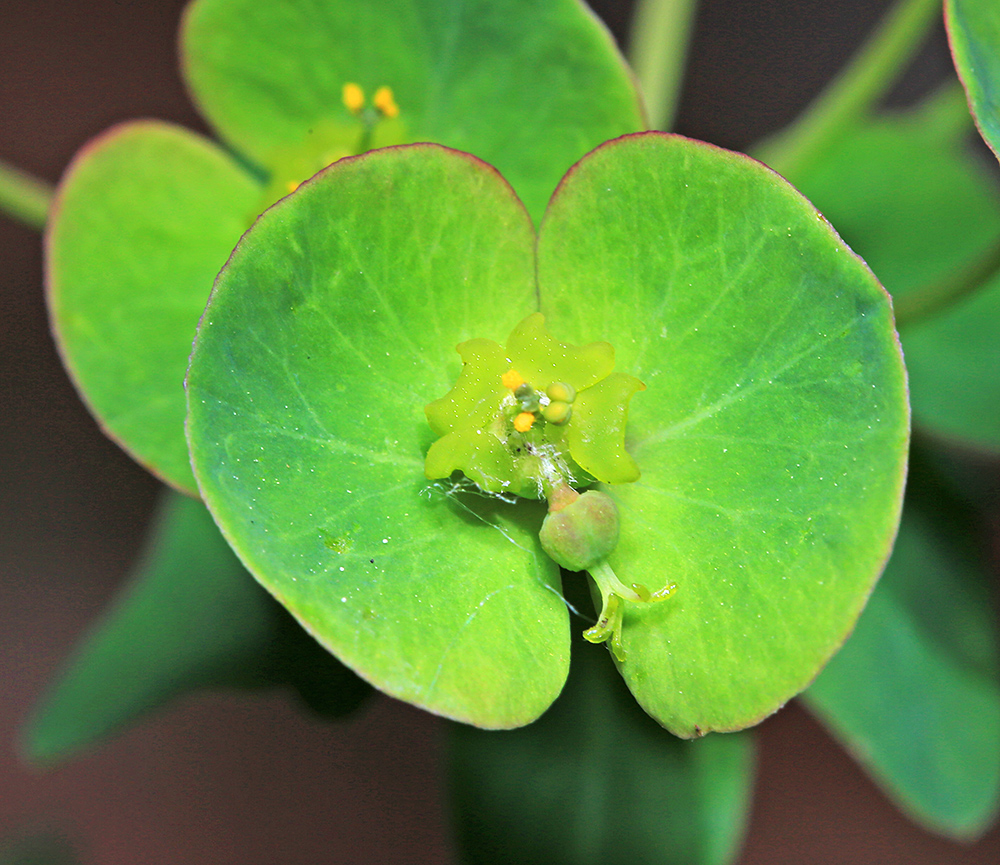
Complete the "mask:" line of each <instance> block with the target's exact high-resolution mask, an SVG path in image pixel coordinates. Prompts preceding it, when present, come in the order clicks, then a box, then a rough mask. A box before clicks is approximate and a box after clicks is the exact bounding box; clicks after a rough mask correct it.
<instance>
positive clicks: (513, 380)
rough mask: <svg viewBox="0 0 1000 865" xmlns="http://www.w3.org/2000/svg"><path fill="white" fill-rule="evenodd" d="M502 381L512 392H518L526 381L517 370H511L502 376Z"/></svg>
mask: <svg viewBox="0 0 1000 865" xmlns="http://www.w3.org/2000/svg"><path fill="white" fill-rule="evenodd" d="M500 381H501V382H502V383H503V386H504V387H505V388H508V389H510V390H517V389H518V388H519V387H520V386H521V385H522V384H524V379H523V378H521V373H519V372H518V371H517V370H516V369H509V370H507V372H505V373H504V374H503V375H502V376H500Z"/></svg>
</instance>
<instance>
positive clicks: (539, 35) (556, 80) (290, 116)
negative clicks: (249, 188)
mask: <svg viewBox="0 0 1000 865" xmlns="http://www.w3.org/2000/svg"><path fill="white" fill-rule="evenodd" d="M182 46H183V55H184V57H183V59H184V69H185V72H186V76H187V79H188V81H189V82H190V85H191V89H192V92H193V94H194V96H195V98H196V99H197V101H198V103H199V104H200V105H201V107H202V109H203V111H204V113H205V116H206V117H207V118H208V119H209V120H210V121H211V122H212V123H213V124H214V125H215V126H216V128H217V129H218V130H219V133H220V134H221V135H222V137H223V138H225V139H226V140H227V141H229V142H230V143H232V144H233V145H234V146H235V147H236V148H237V149H238V150H240V151H241V152H243V153H245V154H246V155H248V156H249V157H251V158H252V159H254V160H256V161H257V162H258V163H259V164H261V165H263V166H265V167H266V168H267V169H269V170H274V171H280V170H281V167H282V166H281V163H282V161H283V160H287V159H288V158H289V155H290V154H292V153H295V152H297V151H299V152H300V151H302V150H303V149H306V150H307V149H310V148H311V149H313V150H316V151H318V152H321V151H322V150H323V147H322V138H323V137H324V135H326V136H328V137H336V135H335V132H334V130H336V129H341V128H347V129H349V128H350V127H351V125H354V126H355V127H356V126H358V125H359V124H358V121H357V119H356V118H355V117H354V116H353V115H352V114H351V112H350V111H348V110H347V108H346V107H345V106H344V104H343V102H342V92H343V87H344V85H345V84H346V83H348V82H352V83H356V84H358V85H360V86H361V87H362V90H363V92H364V94H365V95H366V97H367V98H368V100H369V101H370V100H371V98H372V96H373V95H374V93H375V91H376V90H377V89H378V88H380V87H383V86H388V87H390V88H391V89H392V91H393V93H394V95H395V101H396V103H397V104H398V107H399V116H398V118H395V119H394V121H393V122H394V123H396V124H398V125H399V129H400V132H401V134H402V138H401V139H400V141H399V142H393V143H401V141H411V142H412V141H433V142H436V143H438V144H445V145H447V146H449V147H454V148H456V149H458V150H465V151H468V152H469V153H472V154H474V155H475V156H478V157H480V158H481V159H485V160H486V161H487V162H489V163H490V164H491V165H495V166H496V167H497V168H498V169H499V170H500V171H501V172H502V173H503V175H504V177H506V178H507V180H509V181H510V182H511V184H513V186H514V189H515V190H516V191H517V193H518V195H519V196H520V198H521V199H522V200H523V201H524V202H525V204H526V205H527V207H528V210H529V212H530V213H531V214H532V215H533V216H534V217H535V219H536V220H537V219H538V218H539V217H540V216H541V214H542V211H543V210H544V208H545V204H546V202H547V201H548V200H549V196H550V195H551V194H552V190H553V189H555V186H556V184H557V183H558V182H559V178H560V177H562V176H563V174H564V173H565V172H566V170H567V169H568V168H569V167H570V166H571V165H572V164H573V163H574V162H576V160H578V159H579V158H580V157H581V156H583V155H584V154H585V153H586V152H587V151H588V150H591V149H592V148H594V147H596V146H597V145H598V144H600V143H601V142H603V141H606V140H608V139H609V138H615V137H616V136H618V135H623V134H625V133H627V132H635V131H636V130H638V129H642V128H644V122H643V117H642V109H641V107H640V100H639V96H638V94H637V92H636V89H635V85H634V83H633V81H632V77H631V75H630V73H629V71H628V69H627V67H626V66H625V63H624V61H623V60H622V58H621V55H620V54H619V53H618V50H617V49H616V48H615V46H614V41H613V40H612V38H611V36H610V34H609V33H608V31H607V30H606V29H605V28H604V26H603V25H602V24H601V23H600V21H598V19H597V18H596V17H595V16H594V15H593V13H591V12H590V10H589V9H587V8H586V6H585V5H584V4H583V3H582V2H580V0H504V2H497V0H464V2H461V3H454V2H446V0H336V2H317V0H283V2H281V3H261V2H258V0H197V2H195V3H193V4H192V5H191V7H190V8H189V10H188V13H187V16H186V18H185V23H184V30H183V34H182ZM375 131H376V133H377V132H378V127H376V129H375ZM331 161H332V159H329V158H327V159H325V161H323V160H322V159H321V161H320V162H319V164H317V165H315V167H314V168H313V170H311V171H309V172H308V174H306V175H305V176H304V177H300V178H299V179H300V180H302V179H305V177H307V176H309V175H311V174H313V173H314V172H315V171H316V170H318V169H319V168H320V167H322V166H323V165H326V164H327V163H329V162H331Z"/></svg>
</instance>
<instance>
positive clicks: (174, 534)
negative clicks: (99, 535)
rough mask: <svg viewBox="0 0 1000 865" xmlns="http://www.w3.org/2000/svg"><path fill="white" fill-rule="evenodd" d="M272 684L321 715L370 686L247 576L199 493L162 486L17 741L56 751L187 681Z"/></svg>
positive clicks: (41, 752) (74, 746)
mask: <svg viewBox="0 0 1000 865" xmlns="http://www.w3.org/2000/svg"><path fill="white" fill-rule="evenodd" d="M283 683H287V684H290V685H292V686H293V687H294V688H296V689H297V690H298V691H299V693H300V695H301V696H302V697H303V698H304V699H305V700H306V702H307V703H308V704H309V705H310V706H311V707H312V708H313V709H315V710H316V711H318V712H321V713H324V714H327V715H331V716H336V715H341V714H345V713H347V712H349V711H351V710H352V709H353V708H355V707H356V706H357V705H358V703H359V702H360V701H361V699H362V698H363V697H364V696H365V694H367V693H368V692H369V690H370V689H369V688H368V686H367V685H365V684H364V683H363V682H361V681H360V680H359V679H358V678H357V677H356V676H354V674H353V673H351V672H350V671H348V670H347V669H346V668H345V667H343V666H342V665H341V664H340V663H339V662H337V661H336V659H334V658H333V657H332V656H331V655H330V654H329V653H327V652H326V651H324V650H323V649H322V648H321V647H320V646H319V645H318V644H317V643H316V642H315V641H314V640H313V639H312V638H311V637H309V636H308V635H307V634H305V632H303V631H302V629H301V628H300V627H299V626H298V625H297V624H296V623H295V622H294V620H293V619H292V618H291V617H290V616H289V615H288V614H287V613H286V612H285V611H284V610H283V609H282V608H281V606H280V605H279V604H277V603H276V602H275V601H274V600H273V599H272V598H271V597H269V596H268V594H267V592H265V591H264V590H263V589H262V588H261V587H260V586H259V585H257V583H256V582H255V581H254V580H253V578H252V577H251V576H250V575H249V574H248V573H247V572H246V570H245V569H244V568H243V566H242V565H240V563H239V561H238V560H237V559H236V557H235V556H234V555H233V554H232V552H231V551H230V549H229V547H228V546H227V545H226V543H225V541H224V540H223V539H222V536H221V535H220V534H219V532H218V529H216V527H215V524H214V523H213V522H212V520H211V517H210V516H209V515H208V512H207V511H206V510H205V507H204V506H203V505H202V504H201V503H200V502H197V501H194V500H192V499H189V498H186V497H184V496H180V495H178V494H176V493H171V494H168V497H167V498H166V499H165V501H164V504H163V507H162V510H161V513H160V515H159V517H158V521H157V524H156V528H155V531H154V534H153V537H152V540H151V543H150V546H149V549H148V550H147V552H146V554H145V557H144V559H143V561H142V562H141V563H140V565H139V566H138V568H137V569H136V573H135V575H134V577H133V580H132V582H131V584H130V585H129V586H128V587H127V588H126V590H125V591H124V592H123V593H122V595H121V597H119V598H118V599H117V600H116V602H115V603H114V605H113V606H112V607H111V609H110V610H109V611H108V612H107V613H106V614H105V616H104V617H103V619H102V620H101V621H99V623H98V624H97V627H96V628H95V629H94V630H93V631H92V632H91V633H90V635H89V636H88V637H87V638H86V639H85V640H84V641H83V642H82V643H81V644H80V646H79V647H78V648H77V650H76V653H75V656H74V657H73V659H72V661H71V662H70V664H69V666H68V668H67V669H66V671H65V672H64V673H63V674H62V675H61V676H60V678H59V679H58V681H57V682H56V684H55V686H54V688H53V689H52V690H51V692H50V693H49V694H48V695H47V697H46V698H45V700H44V701H43V702H42V704H41V705H40V706H39V708H38V709H37V710H36V712H35V714H34V717H33V718H32V719H31V721H30V723H29V725H28V727H27V728H26V730H25V734H24V748H25V751H26V753H27V755H28V756H29V757H30V758H31V759H32V760H35V761H38V762H51V761H55V760H58V759H61V758H63V757H65V756H67V755H69V754H71V753H72V752H74V751H77V750H79V749H81V748H83V747H86V746H87V745H90V744H92V743H93V742H95V741H97V740H99V739H101V738H102V737H104V736H107V735H109V734H110V733H112V732H114V731H115V730H117V729H118V728H121V727H123V726H125V725H126V724H129V723H132V722H134V721H135V720H136V719H138V718H140V717H141V716H143V715H145V714H147V713H149V712H151V711H152V710H154V709H156V708H158V707H160V706H161V705H163V704H164V703H166V702H167V701H169V700H170V699H171V698H173V697H175V696H177V695H178V694H181V693H184V692H186V691H190V690H192V689H195V688H203V687H244V688H259V687H265V686H272V685H277V684H283Z"/></svg>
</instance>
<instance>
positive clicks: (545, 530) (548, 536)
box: [538, 490, 618, 571]
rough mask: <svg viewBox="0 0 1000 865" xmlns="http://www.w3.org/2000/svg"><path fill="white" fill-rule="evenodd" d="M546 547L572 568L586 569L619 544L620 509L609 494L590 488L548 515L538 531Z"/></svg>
mask: <svg viewBox="0 0 1000 865" xmlns="http://www.w3.org/2000/svg"><path fill="white" fill-rule="evenodd" d="M538 538H539V540H540V541H541V542H542V549H543V550H545V552H546V553H548V555H549V557H550V558H552V559H554V560H555V561H556V562H557V563H558V564H560V565H562V566H563V567H564V568H566V569H568V570H570V571H586V570H588V569H589V568H592V567H593V566H594V565H596V564H597V563H598V562H600V561H601V560H602V559H606V558H607V557H608V556H609V555H610V553H611V551H612V550H613V549H614V548H615V546H616V545H617V543H618V508H617V507H616V506H615V503H614V501H613V500H612V498H611V497H610V496H609V495H607V493H602V492H600V491H599V490H588V491H587V492H585V493H583V494H582V495H581V496H580V498H578V499H576V500H575V501H573V502H571V503H570V504H568V505H566V507H564V508H563V509H562V510H559V511H556V512H554V513H549V514H548V515H546V517H545V520H544V521H543V522H542V529H541V531H540V532H539V533H538Z"/></svg>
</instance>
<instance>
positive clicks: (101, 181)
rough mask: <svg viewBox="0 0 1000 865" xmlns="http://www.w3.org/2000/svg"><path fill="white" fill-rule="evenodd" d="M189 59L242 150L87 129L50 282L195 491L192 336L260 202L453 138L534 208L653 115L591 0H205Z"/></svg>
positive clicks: (106, 401)
mask: <svg viewBox="0 0 1000 865" xmlns="http://www.w3.org/2000/svg"><path fill="white" fill-rule="evenodd" d="M181 61H182V67H183V71H184V74H185V79H186V81H187V84H188V86H189V88H190V90H191V93H192V96H193V98H194V99H195V101H196V102H197V103H198V104H199V106H200V107H201V108H202V111H203V114H204V116H205V118H206V120H207V121H208V123H209V125H210V126H211V127H213V128H214V129H215V130H216V131H217V132H218V134H219V136H220V137H221V138H222V139H223V140H224V141H225V142H226V144H227V146H226V147H223V146H220V145H218V144H216V143H214V142H212V141H209V140H207V139H205V138H203V137H202V136H199V135H196V134H194V133H192V132H188V131H186V130H184V129H180V128H178V127H175V126H172V125H169V124H164V123H152V122H138V123H128V124H123V125H121V126H118V127H115V128H114V129H112V130H111V131H109V132H108V133H106V134H104V135H102V136H100V137H99V138H97V139H96V140H95V141H93V142H92V143H91V144H89V145H88V146H87V147H86V148H84V149H83V150H82V151H81V153H80V154H79V155H78V156H77V158H76V159H75V160H74V161H73V164H72V165H71V167H70V169H69V171H68V172H67V174H66V176H65V177H64V179H63V181H62V183H61V185H60V188H59V193H58V199H57V202H56V206H55V208H54V211H53V215H52V218H51V220H50V223H49V228H48V237H47V269H48V274H47V282H48V288H49V297H50V307H51V314H52V319H53V327H54V330H55V333H56V337H57V340H58V342H59V346H60V350H61V352H62V354H63V357H64V359H65V362H66V365H67V367H68V368H69V370H70V373H71V374H72V376H73V379H74V381H75V383H76V384H77V386H78V388H79V389H80V392H81V394H82V396H83V398H84V399H85V401H86V402H87V404H88V406H89V407H90V409H91V411H92V412H93V413H94V415H95V416H96V417H97V418H98V420H99V421H100V423H101V424H102V426H103V427H104V428H105V429H106V431H107V432H108V433H109V434H110V435H111V436H112V437H114V438H115V439H116V440H117V441H118V442H120V443H121V444H122V446H123V447H124V448H125V449H126V450H128V451H129V453H131V454H132V455H133V456H134V457H135V458H136V459H137V460H138V461H139V462H141V463H142V464H143V465H145V466H146V467H148V468H149V469H150V470H151V471H153V472H154V473H156V474H157V475H159V476H160V477H162V478H163V479H164V480H166V481H167V482H168V483H170V484H172V485H173V486H175V487H177V488H178V489H180V490H183V491H186V492H189V493H194V492H195V491H196V486H195V482H194V478H193V477H192V475H191V470H190V466H189V460H188V454H187V447H186V444H185V441H184V436H183V421H184V411H185V409H184V394H183V378H184V372H185V369H186V365H187V358H188V354H189V353H190V348H191V340H192V338H193V336H194V331H195V325H196V323H197V321H198V316H199V315H200V313H201V311H202V310H203V309H204V305H205V301H206V299H207V297H208V293H209V290H210V288H211V285H212V281H213V279H214V277H215V275H216V273H217V272H218V270H219V268H220V267H221V266H222V265H223V264H224V263H225V261H226V258H227V257H228V255H229V253H230V251H231V250H232V248H233V246H234V245H235V243H236V241H237V240H238V239H239V237H240V235H241V234H242V233H243V232H244V231H245V230H246V229H247V228H248V227H249V226H250V224H251V223H252V222H253V220H254V219H255V218H256V216H257V215H258V214H259V213H260V212H261V211H262V210H264V209H265V208H266V207H268V206H269V205H271V204H272V203H273V202H274V201H276V200H277V199H278V198H280V197H281V196H284V195H286V194H287V193H288V192H290V191H291V190H292V189H294V188H295V187H296V186H297V184H298V183H300V182H301V181H303V180H305V179H306V178H308V177H310V176H311V175H313V174H314V173H315V172H316V171H318V170H319V169H321V168H323V167H324V166H325V165H328V164H329V163H331V162H332V161H334V160H335V159H338V158H340V157H342V156H345V155H350V154H356V153H360V152H363V151H365V150H368V149H369V148H373V147H382V146H385V145H394V144H400V143H402V142H404V141H439V142H442V143H444V144H448V145H451V146H455V147H460V148H462V149H464V150H468V151H471V152H473V153H476V154H478V155H480V156H482V157H484V158H487V159H489V160H490V161H491V162H494V163H496V164H497V165H498V166H500V167H502V169H503V171H504V173H505V175H506V176H507V177H508V178H509V180H510V181H511V183H513V184H514V186H515V187H516V188H517V190H518V192H519V194H520V195H521V196H522V198H523V199H524V201H525V202H527V203H528V206H529V208H530V209H531V211H532V213H534V214H535V216H536V217H538V216H540V215H541V211H542V209H543V207H544V205H545V202H546V201H547V200H548V197H549V195H550V194H551V192H552V190H553V188H554V187H555V185H556V183H557V182H558V180H559V178H560V177H561V176H562V174H563V172H565V170H566V168H567V166H569V165H570V164H572V163H573V161H574V160H576V159H579V158H580V157H581V156H582V155H583V154H584V153H585V152H586V151H587V150H588V149H590V148H592V147H595V146H597V145H598V144H600V143H601V142H602V141H605V140H606V139H608V138H611V137H613V136H615V135H620V134H622V133H625V132H631V131H634V130H636V129H640V128H642V127H643V125H644V124H643V118H642V110H641V107H640V103H639V98H638V95H637V93H636V90H635V87H634V85H633V82H632V80H631V76H630V73H629V72H628V70H627V68H626V67H625V64H624V62H623V61H622V59H621V57H620V55H619V54H618V51H617V49H616V48H615V47H614V44H613V42H612V40H611V38H610V35H609V34H608V32H607V31H606V30H605V29H604V27H603V26H602V25H601V24H600V22H598V21H597V19H596V18H594V16H593V15H592V14H591V13H590V12H589V10H587V9H586V7H585V6H584V5H583V4H582V3H580V2H579V0H545V2H544V3H539V2H538V0H505V2H502V3H501V2H497V0H470V2H465V3H462V4H459V6H457V7H454V6H452V5H448V4H441V3H440V2H438V0H405V2H404V0H277V2H268V3H259V2H256V0H196V2H194V3H192V4H191V5H190V6H189V7H188V9H187V11H186V14H185V20H184V27H183V32H182V38H181Z"/></svg>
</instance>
